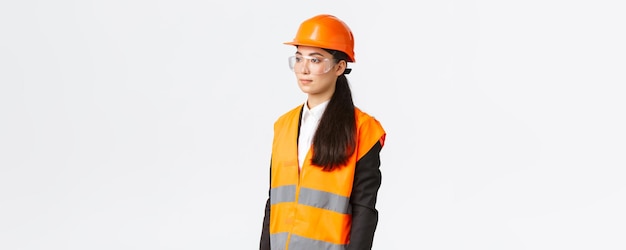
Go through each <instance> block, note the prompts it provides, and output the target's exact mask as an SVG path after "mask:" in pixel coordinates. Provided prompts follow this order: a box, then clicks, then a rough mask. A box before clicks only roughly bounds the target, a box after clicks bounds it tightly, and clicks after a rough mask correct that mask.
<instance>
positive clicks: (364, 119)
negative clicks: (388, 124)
mask: <svg viewBox="0 0 626 250" xmlns="http://www.w3.org/2000/svg"><path fill="white" fill-rule="evenodd" d="M354 112H355V115H356V120H357V125H358V126H362V125H364V124H376V125H377V126H381V127H382V125H381V124H380V121H378V119H376V117H374V116H373V115H371V114H370V113H367V112H365V111H363V110H362V109H360V108H359V107H356V106H355V107H354Z"/></svg>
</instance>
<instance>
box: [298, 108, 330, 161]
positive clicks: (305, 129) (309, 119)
mask: <svg viewBox="0 0 626 250" xmlns="http://www.w3.org/2000/svg"><path fill="white" fill-rule="evenodd" d="M329 101H330V100H328V101H325V102H323V103H320V104H318V105H317V106H315V107H314V108H312V109H309V107H308V105H307V102H308V100H307V101H306V102H304V107H303V108H302V119H301V120H300V136H298V162H299V165H298V166H299V167H300V169H302V165H303V164H304V159H305V158H306V155H307V153H308V152H309V149H310V148H311V143H312V142H313V136H315V131H316V130H317V126H318V125H319V123H320V119H321V118H322V115H323V114H324V110H326V106H328V102H329Z"/></svg>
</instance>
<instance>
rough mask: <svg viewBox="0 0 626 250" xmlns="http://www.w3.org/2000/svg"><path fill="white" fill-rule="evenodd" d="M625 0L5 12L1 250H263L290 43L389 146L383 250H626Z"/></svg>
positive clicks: (69, 4) (101, 4)
mask: <svg viewBox="0 0 626 250" xmlns="http://www.w3.org/2000/svg"><path fill="white" fill-rule="evenodd" d="M621 2H622V1H617V0H616V1H602V0H600V1H564V0H563V1H556V0H541V1H539V0H535V1H533V0H530V1H495V0H492V1H486V0H483V1H479V0H476V1H466V0H463V1H461V0H449V1H417V2H416V1H370V2H367V1H356V0H355V1H252V0H249V1H222V2H217V1H189V0H183V1H163V0H162V1H147V0H143V1H141V0H124V1H121V0H108V1H93V0H92V1H84V0H83V1H78V0H76V1H70V0H62V1H12V0H2V1H1V2H0V249H3V250H18V249H68V250H69V249H72V250H74V249H76V250H79V249H80V250H84V249H90V250H91V249H93V250H96V249H107V250H109V249H185V250H187V249H258V241H259V236H260V231H261V221H262V217H263V208H264V204H265V199H266V198H267V191H268V178H269V176H268V174H269V173H268V165H269V156H270V147H271V140H272V125H273V122H274V120H275V119H276V118H277V117H278V116H279V115H280V114H282V113H284V112H286V111H287V110H289V109H291V108H293V107H295V105H298V104H300V103H301V102H302V101H304V99H305V96H304V95H303V94H302V93H301V92H300V90H299V89H298V88H297V86H296V83H295V78H294V76H293V74H292V73H291V72H290V71H289V69H288V67H287V59H286V58H287V56H289V55H291V54H293V52H294V48H293V47H291V46H287V45H283V44H282V42H286V41H289V40H291V39H292V38H293V36H294V35H295V32H296V30H297V28H298V26H299V24H300V22H301V21H303V20H304V19H306V18H309V17H311V16H313V15H316V14H320V13H329V14H334V15H336V16H338V17H339V18H341V19H343V20H344V21H345V22H346V23H347V24H348V25H349V26H350V27H351V28H352V30H353V32H354V35H355V39H356V48H355V50H356V63H355V64H352V68H353V69H354V70H353V73H352V74H350V75H349V80H350V82H351V86H352V90H353V95H354V100H355V103H356V105H357V106H359V107H361V108H362V109H363V110H364V111H366V112H368V113H370V114H371V115H374V116H375V117H376V118H377V119H379V120H380V122H381V123H382V124H383V126H384V127H385V129H386V131H387V133H388V136H387V142H386V146H385V148H384V149H383V152H382V154H381V157H382V165H381V170H382V172H383V185H382V187H381V190H380V193H379V200H378V208H379V212H380V222H379V227H378V230H377V232H376V237H375V241H374V249H383V250H393V249H427V250H436V249H451V250H463V249H480V250H486V249H493V250H502V249H507V250H517V249H533V250H534V249H546V250H554V249H602V250H609V249H626V238H625V235H626V213H625V212H624V211H626V181H625V178H626V174H625V171H624V170H625V167H626V156H625V155H626V154H625V152H626V132H625V131H626V129H624V128H626V117H625V115H626V112H625V111H626V98H625V95H626V91H625V90H624V84H625V83H626V75H625V68H626V46H624V44H626V15H625V14H624V13H625V11H626V8H624V7H623V6H622V5H620V4H621Z"/></svg>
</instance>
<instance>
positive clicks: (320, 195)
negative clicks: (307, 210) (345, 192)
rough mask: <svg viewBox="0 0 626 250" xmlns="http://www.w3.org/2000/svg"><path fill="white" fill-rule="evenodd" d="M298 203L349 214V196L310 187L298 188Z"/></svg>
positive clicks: (350, 211) (350, 210)
mask: <svg viewBox="0 0 626 250" xmlns="http://www.w3.org/2000/svg"><path fill="white" fill-rule="evenodd" d="M298 203H299V204H303V205H308V206H312V207H317V208H323V209H327V210H331V211H335V212H337V213H342V214H351V213H352V209H351V207H350V198H348V197H345V196H341V195H337V194H333V193H329V192H324V191H319V190H315V189H310V188H300V198H299V199H298Z"/></svg>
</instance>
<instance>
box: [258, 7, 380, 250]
mask: <svg viewBox="0 0 626 250" xmlns="http://www.w3.org/2000/svg"><path fill="white" fill-rule="evenodd" d="M285 44H288V45H293V46H295V48H296V52H295V55H294V56H291V57H289V67H290V68H291V69H292V70H293V72H294V73H295V75H296V79H297V82H298V86H299V87H300V89H301V90H302V91H303V92H304V93H306V94H307V99H306V101H305V102H304V103H303V104H301V105H298V106H297V107H295V108H293V109H292V110H290V111H288V112H287V113H285V114H283V115H282V116H280V117H279V118H278V119H277V120H276V122H275V123H274V141H273V144H272V157H271V165H270V192H269V198H268V200H267V203H266V205H265V217H264V219H263V230H262V233H261V242H260V249H263V250H265V249H267V250H269V249H272V250H276V249H290V250H308V249H311V250H313V249H314V250H322V249H333V250H334V249H337V250H339V249H341V250H344V249H351V250H364V249H371V247H372V242H373V238H374V231H375V230H376V225H377V222H378V211H377V210H376V197H377V193H378V189H379V187H380V184H381V173H380V170H379V166H380V155H379V154H380V150H381V149H382V147H383V144H384V141H385V135H386V133H385V131H384V129H383V128H382V126H381V125H380V123H379V122H378V121H377V120H376V119H374V118H373V117H372V116H370V115H368V114H366V113H364V112H363V111H361V110H360V109H359V108H357V107H355V106H354V104H353V101H352V94H351V92H350V87H349V85H348V80H347V78H346V74H348V73H350V71H351V69H349V68H347V66H348V65H347V64H348V63H354V61H355V60H354V50H353V47H354V40H353V36H352V31H351V30H350V28H349V27H348V26H347V25H346V24H345V23H344V22H343V21H341V20H340V19H338V18H336V17H335V16H332V15H325V14H324V15H317V16H314V17H312V18H309V19H307V20H305V21H304V22H302V24H301V25H300V27H299V29H298V32H297V34H296V36H295V38H294V39H293V41H291V42H286V43H285Z"/></svg>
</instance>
